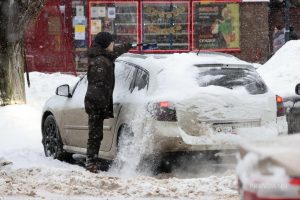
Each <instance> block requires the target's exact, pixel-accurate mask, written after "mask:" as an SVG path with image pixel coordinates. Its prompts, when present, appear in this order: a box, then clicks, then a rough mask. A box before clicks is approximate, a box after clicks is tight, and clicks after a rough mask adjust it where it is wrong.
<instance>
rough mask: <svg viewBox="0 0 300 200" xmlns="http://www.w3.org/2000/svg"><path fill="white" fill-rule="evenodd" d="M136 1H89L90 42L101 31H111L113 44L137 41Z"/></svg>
mask: <svg viewBox="0 0 300 200" xmlns="http://www.w3.org/2000/svg"><path fill="white" fill-rule="evenodd" d="M137 8H138V7H137V2H132V1H131V2H123V1H122V2H115V1H114V2H112V1H110V2H105V1H99V2H96V1H95V2H90V8H89V9H90V23H89V25H90V27H89V32H90V43H91V42H92V41H93V39H94V36H95V35H96V34H97V33H98V32H101V31H106V32H110V33H112V34H113V35H114V36H115V38H116V40H115V44H121V43H127V42H137V38H138V37H137V34H138V29H137V17H138V16H137Z"/></svg>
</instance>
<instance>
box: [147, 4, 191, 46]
mask: <svg viewBox="0 0 300 200" xmlns="http://www.w3.org/2000/svg"><path fill="white" fill-rule="evenodd" d="M188 16H189V11H188V2H168V3H167V2H147V3H146V2H143V3H142V20H143V21H142V39H143V42H145V43H152V42H153V43H154V42H155V43H157V44H158V49H159V50H188V46H189V45H188V41H189V31H188V30H189V20H188Z"/></svg>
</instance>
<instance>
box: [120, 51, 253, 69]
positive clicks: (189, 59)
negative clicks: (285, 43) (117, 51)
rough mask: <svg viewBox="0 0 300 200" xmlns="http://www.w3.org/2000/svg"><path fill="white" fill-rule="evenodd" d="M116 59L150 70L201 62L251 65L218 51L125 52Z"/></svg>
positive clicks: (199, 63)
mask: <svg viewBox="0 0 300 200" xmlns="http://www.w3.org/2000/svg"><path fill="white" fill-rule="evenodd" d="M117 60H123V61H127V62H134V64H137V65H140V66H142V67H144V68H145V69H146V70H148V71H150V72H151V71H154V72H155V71H160V70H161V69H164V68H166V67H171V66H172V67H176V66H178V65H186V66H187V65H189V66H192V65H201V64H225V65H243V66H245V67H252V65H251V64H250V63H248V62H245V61H242V60H240V59H238V58H237V57H235V56H232V55H230V54H225V53H218V52H200V53H196V52H191V53H174V54H133V53H126V54H123V55H122V56H121V57H119V58H118V59H117Z"/></svg>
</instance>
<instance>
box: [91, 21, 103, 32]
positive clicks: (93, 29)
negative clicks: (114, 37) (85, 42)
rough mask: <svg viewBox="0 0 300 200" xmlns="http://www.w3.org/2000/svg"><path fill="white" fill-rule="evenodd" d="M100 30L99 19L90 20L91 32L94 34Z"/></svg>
mask: <svg viewBox="0 0 300 200" xmlns="http://www.w3.org/2000/svg"><path fill="white" fill-rule="evenodd" d="M101 30H102V29H101V20H91V34H92V35H96V34H97V33H99V32H101Z"/></svg>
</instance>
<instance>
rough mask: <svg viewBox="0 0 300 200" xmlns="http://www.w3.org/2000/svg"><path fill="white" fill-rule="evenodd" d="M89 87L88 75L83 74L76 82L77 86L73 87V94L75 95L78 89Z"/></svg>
mask: <svg viewBox="0 0 300 200" xmlns="http://www.w3.org/2000/svg"><path fill="white" fill-rule="evenodd" d="M84 87H87V75H86V74H85V75H83V76H82V77H81V78H80V79H79V81H78V82H77V83H76V84H75V86H74V87H73V89H72V95H74V93H75V92H77V91H78V90H82V88H84Z"/></svg>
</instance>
